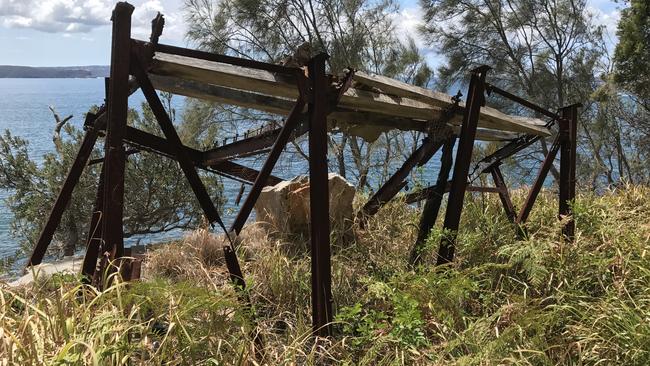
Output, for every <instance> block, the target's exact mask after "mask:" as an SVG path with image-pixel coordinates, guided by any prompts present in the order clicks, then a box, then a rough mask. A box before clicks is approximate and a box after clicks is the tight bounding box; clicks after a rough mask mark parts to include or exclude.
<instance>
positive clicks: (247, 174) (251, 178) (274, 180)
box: [210, 161, 282, 187]
mask: <svg viewBox="0 0 650 366" xmlns="http://www.w3.org/2000/svg"><path fill="white" fill-rule="evenodd" d="M210 168H211V169H214V170H217V171H219V172H221V173H224V174H226V175H228V176H233V177H236V178H239V179H240V180H244V181H246V182H249V184H251V183H254V182H255V180H256V179H257V177H258V176H259V175H260V172H259V171H258V170H255V169H251V168H249V167H245V166H243V165H240V164H237V163H234V162H232V161H222V162H220V163H217V164H214V165H211V166H210ZM280 182H282V179H280V178H278V177H276V176H274V175H269V176H268V177H267V178H266V181H265V182H264V186H263V187H266V186H272V185H276V184H278V183H280Z"/></svg>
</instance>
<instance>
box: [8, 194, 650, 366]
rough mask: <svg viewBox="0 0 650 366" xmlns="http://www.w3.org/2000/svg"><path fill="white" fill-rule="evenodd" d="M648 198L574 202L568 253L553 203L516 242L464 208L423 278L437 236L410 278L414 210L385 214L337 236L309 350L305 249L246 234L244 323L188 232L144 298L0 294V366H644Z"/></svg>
mask: <svg viewBox="0 0 650 366" xmlns="http://www.w3.org/2000/svg"><path fill="white" fill-rule="evenodd" d="M524 193H525V192H515V195H514V200H515V203H516V204H519V205H521V203H522V201H523V198H524V197H523V194H524ZM649 195H650V188H646V187H636V186H630V187H625V188H623V189H619V190H615V191H609V192H606V193H605V194H603V195H600V196H595V195H593V194H590V193H582V194H580V195H579V197H578V199H577V200H576V202H575V204H574V211H575V219H576V223H577V231H576V240H575V242H574V243H568V242H565V241H563V240H562V238H561V235H560V233H561V222H559V221H558V220H557V202H556V196H555V195H552V194H550V193H544V194H542V195H541V196H540V199H539V200H538V202H537V204H536V206H535V208H534V210H533V214H532V215H531V217H530V224H529V230H528V232H529V235H528V237H527V238H526V239H525V240H521V241H516V240H515V235H514V234H515V230H514V228H513V227H512V226H511V225H510V224H509V223H508V222H507V220H506V218H505V215H504V214H503V212H502V209H501V207H500V204H499V202H498V198H497V197H493V196H487V195H468V196H467V201H468V202H467V204H466V208H465V210H464V213H463V223H462V225H461V227H462V230H461V231H460V233H459V239H458V250H457V253H458V254H457V258H456V261H455V262H454V264H452V265H450V266H447V267H446V268H444V269H441V268H435V267H434V266H433V263H434V262H435V258H434V254H435V251H436V249H437V245H438V243H439V239H440V237H441V235H443V234H444V233H443V232H442V231H441V230H440V229H436V230H434V231H433V232H432V234H431V236H430V237H429V239H428V241H427V247H428V252H429V253H430V254H429V255H428V256H427V257H425V260H424V262H423V263H424V264H423V265H422V266H421V267H420V268H418V269H417V270H409V269H408V267H407V265H406V262H407V258H408V253H409V250H410V246H411V245H412V243H413V241H414V240H415V235H416V230H417V222H418V210H417V209H416V208H413V207H411V206H407V205H405V204H403V203H402V202H399V201H397V202H394V203H392V204H390V205H389V206H388V207H386V208H384V209H382V210H381V211H380V212H379V213H378V214H377V215H376V216H375V217H374V218H373V219H372V220H371V221H370V222H369V223H368V225H366V227H365V229H363V230H361V229H359V228H358V227H356V226H355V227H354V228H353V232H352V233H347V234H346V235H340V233H335V234H333V235H332V241H333V260H332V266H333V268H332V273H333V292H334V297H335V308H336V311H337V317H336V323H335V324H334V330H335V336H334V337H333V338H332V339H330V340H319V341H318V342H315V341H314V339H313V338H312V337H310V321H311V315H310V280H309V268H310V264H309V255H308V245H307V244H308V241H307V238H304V237H300V236H298V237H296V236H289V235H285V234H279V233H272V234H270V233H268V232H267V231H265V230H263V229H261V228H260V227H257V226H256V225H251V226H249V227H248V228H246V229H245V230H244V232H243V234H242V247H241V249H240V253H239V254H240V258H242V259H243V263H242V264H243V270H244V273H245V274H246V277H247V278H246V280H247V282H248V291H249V294H250V297H251V299H252V303H253V308H252V309H247V308H246V307H243V306H242V305H241V303H240V302H239V301H238V297H237V293H235V291H234V290H233V289H232V288H231V286H230V284H229V282H228V276H227V272H226V270H225V266H224V265H223V259H222V258H221V254H220V253H221V251H220V248H221V245H222V244H223V242H222V240H223V239H222V238H220V237H217V236H214V235H212V234H210V233H208V232H206V231H197V232H195V233H193V234H191V235H189V236H188V237H187V238H186V239H185V240H183V241H181V242H178V243H175V244H172V245H169V246H166V247H163V248H161V249H159V250H157V251H155V252H153V253H151V254H150V255H149V258H148V261H147V266H146V268H145V280H144V281H142V282H139V283H129V284H127V283H123V282H120V281H116V282H115V283H114V285H113V286H111V287H109V288H108V289H106V290H105V291H103V292H97V291H95V290H94V289H93V288H91V287H85V286H82V285H80V284H79V282H78V279H77V278H75V276H69V275H68V276H55V277H53V278H50V279H48V280H41V281H37V282H36V283H34V284H33V285H30V286H29V287H26V288H20V289H7V288H2V289H0V359H1V360H2V362H0V364H9V365H30V364H62V365H63V364H80V365H81V364H83V365H85V364H96V365H120V364H133V365H140V364H141V365H161V364H166V365H167V364H169V365H210V364H214V365H256V364H269V365H301V364H344V365H401V364H408V365H497V364H506V365H557V364H575V365H621V364H625V365H647V364H650V351H649V350H650V253H648V249H649V248H650V245H649V243H650V220H648V218H650V199H649V198H648V197H649ZM256 328H257V329H258V331H259V332H260V333H261V335H262V338H263V339H264V343H265V348H264V349H263V350H262V353H263V354H264V355H263V357H260V356H256V355H255V354H254V352H253V346H252V345H253V341H252V339H251V331H252V330H254V329H256Z"/></svg>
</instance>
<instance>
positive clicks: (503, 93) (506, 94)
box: [485, 83, 561, 120]
mask: <svg viewBox="0 0 650 366" xmlns="http://www.w3.org/2000/svg"><path fill="white" fill-rule="evenodd" d="M485 89H486V91H487V93H488V94H490V93H492V92H494V93H497V94H499V95H501V96H503V97H506V98H508V99H510V100H512V101H513V102H517V103H519V104H521V105H523V106H524V107H527V108H529V109H532V110H534V111H535V112H539V113H541V114H543V115H545V116H547V117H550V118H552V119H554V120H558V119H560V118H561V117H560V116H559V115H558V114H557V113H553V112H551V111H549V110H547V109H546V108H543V107H540V106H538V105H537V104H535V103H533V102H531V101H528V100H526V99H524V98H522V97H519V96H516V95H514V94H512V93H510V92H507V91H505V90H503V89H501V88H499V87H496V86H494V85H492V84H489V83H486V84H485Z"/></svg>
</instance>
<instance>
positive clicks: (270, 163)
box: [230, 96, 305, 235]
mask: <svg viewBox="0 0 650 366" xmlns="http://www.w3.org/2000/svg"><path fill="white" fill-rule="evenodd" d="M304 106H305V101H304V100H303V98H302V96H301V97H299V98H298V100H296V104H295V105H294V107H293V109H292V110H291V112H290V113H289V116H288V117H287V120H286V122H285V123H284V126H283V127H282V130H281V131H280V133H279V134H278V138H277V140H276V141H275V143H274V144H273V148H272V149H271V151H270V152H269V155H268V157H267V158H266V161H265V162H264V165H263V166H262V169H261V170H260V173H259V175H258V176H257V179H255V183H253V187H251V190H250V192H249V193H248V196H246V200H245V201H244V203H243V204H242V207H241V209H240V210H239V213H238V214H237V217H236V218H235V221H234V222H233V223H232V226H231V227H230V231H234V232H235V233H236V234H237V235H239V233H240V232H241V229H242V228H243V227H244V224H245V223H246V220H247V219H248V216H250V213H251V211H252V210H253V207H254V206H255V202H257V199H258V197H259V195H260V193H261V192H262V188H264V186H266V184H267V181H268V178H269V177H270V176H271V172H272V171H273V168H274V167H275V163H276V162H277V161H278V159H279V158H280V154H281V153H282V150H284V147H285V146H286V145H287V142H288V141H289V138H290V137H291V135H292V133H293V131H294V130H295V129H296V126H297V125H298V122H299V117H300V114H301V112H302V109H303V107H304Z"/></svg>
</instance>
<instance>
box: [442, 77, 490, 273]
mask: <svg viewBox="0 0 650 366" xmlns="http://www.w3.org/2000/svg"><path fill="white" fill-rule="evenodd" d="M489 69H490V68H489V67H488V66H481V67H479V68H477V69H475V70H474V71H472V78H471V80H470V83H469V90H468V93H467V102H466V105H467V107H466V108H465V113H464V115H463V124H462V126H461V130H460V136H459V139H458V149H457V151H456V159H455V163H454V174H453V177H452V182H451V190H450V191H449V198H448V201H447V209H446V211H445V221H444V224H443V228H444V229H446V230H448V231H449V233H448V234H447V235H445V236H443V238H442V240H441V241H440V249H439V251H438V260H437V261H436V264H437V265H441V264H445V263H449V262H451V261H452V260H453V259H454V251H455V248H456V236H457V231H458V227H459V224H460V216H461V213H462V210H463V202H464V201H465V191H466V189H467V175H468V174H469V166H470V163H471V160H472V151H473V149H474V140H475V138H476V130H477V125H478V119H479V112H480V110H481V107H482V106H483V105H485V94H484V92H485V77H486V74H487V71H488V70H489Z"/></svg>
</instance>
